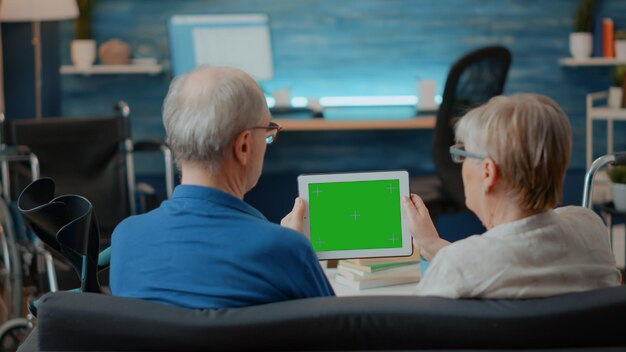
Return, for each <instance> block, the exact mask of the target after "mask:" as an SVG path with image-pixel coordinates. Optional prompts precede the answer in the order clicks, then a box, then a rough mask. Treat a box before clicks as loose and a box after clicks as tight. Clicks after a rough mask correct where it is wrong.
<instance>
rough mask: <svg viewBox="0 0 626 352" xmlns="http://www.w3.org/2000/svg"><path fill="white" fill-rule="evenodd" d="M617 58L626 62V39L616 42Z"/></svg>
mask: <svg viewBox="0 0 626 352" xmlns="http://www.w3.org/2000/svg"><path fill="white" fill-rule="evenodd" d="M615 57H616V58H618V59H620V60H626V39H618V40H616V41H615Z"/></svg>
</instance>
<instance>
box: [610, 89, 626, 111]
mask: <svg viewBox="0 0 626 352" xmlns="http://www.w3.org/2000/svg"><path fill="white" fill-rule="evenodd" d="M623 94H624V91H623V89H622V87H611V88H609V97H608V99H607V105H608V106H609V107H610V108H612V109H619V108H621V107H622V98H623Z"/></svg>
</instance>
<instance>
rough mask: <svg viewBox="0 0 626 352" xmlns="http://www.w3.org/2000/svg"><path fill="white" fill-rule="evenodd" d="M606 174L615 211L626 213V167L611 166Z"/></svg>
mask: <svg viewBox="0 0 626 352" xmlns="http://www.w3.org/2000/svg"><path fill="white" fill-rule="evenodd" d="M608 172H609V178H610V179H611V182H612V183H611V189H612V191H613V205H614V206H615V209H616V210H619V211H626V166H613V167H611V168H609V170H608Z"/></svg>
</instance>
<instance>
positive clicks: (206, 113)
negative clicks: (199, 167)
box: [163, 67, 268, 171]
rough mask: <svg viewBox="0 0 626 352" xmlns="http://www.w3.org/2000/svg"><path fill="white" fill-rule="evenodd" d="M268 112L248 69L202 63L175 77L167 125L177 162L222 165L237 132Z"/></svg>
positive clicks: (211, 168) (168, 100)
mask: <svg viewBox="0 0 626 352" xmlns="http://www.w3.org/2000/svg"><path fill="white" fill-rule="evenodd" d="M265 113H268V112H267V103H266V101H265V96H264V95H263V93H262V91H261V90H260V89H259V86H258V85H257V84H256V82H255V81H254V80H253V79H252V78H251V77H250V76H249V75H247V74H246V73H245V72H243V71H241V70H238V69H234V68H227V67H213V68H209V67H200V68H198V69H196V70H194V71H191V72H189V73H187V74H184V75H182V76H180V77H177V78H174V80H173V81H172V83H171V84H170V88H169V91H168V93H167V96H166V97H165V101H164V103H163V124H164V125H165V131H166V133H167V142H168V144H169V145H170V147H171V148H172V150H173V152H174V155H175V157H176V163H177V164H178V166H179V167H180V166H181V162H193V163H202V164H205V165H206V167H207V168H208V169H209V171H214V170H215V169H216V168H218V167H219V166H220V165H221V164H222V162H223V160H224V158H225V156H226V152H227V150H228V147H229V146H230V145H231V144H232V142H233V140H234V139H235V138H236V136H237V135H238V134H239V133H241V132H242V131H244V130H246V129H247V128H250V127H252V126H254V125H256V124H258V123H259V122H260V121H262V119H263V116H264V114H265Z"/></svg>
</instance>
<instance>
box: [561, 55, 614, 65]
mask: <svg viewBox="0 0 626 352" xmlns="http://www.w3.org/2000/svg"><path fill="white" fill-rule="evenodd" d="M559 65H561V66H569V67H581V66H617V65H626V59H616V58H605V57H590V58H588V59H584V60H577V59H574V58H571V57H567V58H563V59H559Z"/></svg>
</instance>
